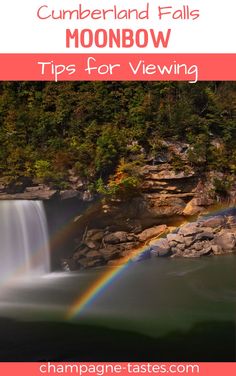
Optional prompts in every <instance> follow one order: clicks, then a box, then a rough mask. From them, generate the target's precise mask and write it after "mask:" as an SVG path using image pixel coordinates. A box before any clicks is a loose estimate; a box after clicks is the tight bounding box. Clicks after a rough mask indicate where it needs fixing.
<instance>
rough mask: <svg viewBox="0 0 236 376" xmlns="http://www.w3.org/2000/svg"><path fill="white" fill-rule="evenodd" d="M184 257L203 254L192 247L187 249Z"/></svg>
mask: <svg viewBox="0 0 236 376" xmlns="http://www.w3.org/2000/svg"><path fill="white" fill-rule="evenodd" d="M182 256H183V257H184V258H199V257H200V256H201V255H200V254H199V252H196V251H194V250H192V249H188V250H186V251H185V252H184V253H183V255H182Z"/></svg>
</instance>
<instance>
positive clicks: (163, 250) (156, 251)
mask: <svg viewBox="0 0 236 376" xmlns="http://www.w3.org/2000/svg"><path fill="white" fill-rule="evenodd" d="M151 254H152V255H154V256H160V257H164V256H170V255H171V254H172V252H171V249H170V246H169V243H168V240H167V239H160V240H159V241H158V242H157V243H156V244H152V246H151Z"/></svg>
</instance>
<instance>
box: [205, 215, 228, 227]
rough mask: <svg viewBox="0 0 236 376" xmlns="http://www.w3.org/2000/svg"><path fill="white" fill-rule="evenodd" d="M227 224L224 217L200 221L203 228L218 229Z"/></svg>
mask: <svg viewBox="0 0 236 376" xmlns="http://www.w3.org/2000/svg"><path fill="white" fill-rule="evenodd" d="M224 224H225V218H224V217H222V216H217V217H210V218H207V219H204V220H201V221H200V226H201V227H211V228H216V227H219V226H223V225H224Z"/></svg>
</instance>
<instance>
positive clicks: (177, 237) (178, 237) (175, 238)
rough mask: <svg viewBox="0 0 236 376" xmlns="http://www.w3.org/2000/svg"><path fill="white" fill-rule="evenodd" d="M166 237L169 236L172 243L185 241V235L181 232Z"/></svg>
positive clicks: (168, 238)
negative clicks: (180, 233)
mask: <svg viewBox="0 0 236 376" xmlns="http://www.w3.org/2000/svg"><path fill="white" fill-rule="evenodd" d="M166 238H167V240H168V242H170V243H172V242H175V243H183V242H184V237H183V236H182V235H179V234H168V235H167V237H166Z"/></svg>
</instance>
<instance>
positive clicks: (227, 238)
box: [214, 230, 236, 251]
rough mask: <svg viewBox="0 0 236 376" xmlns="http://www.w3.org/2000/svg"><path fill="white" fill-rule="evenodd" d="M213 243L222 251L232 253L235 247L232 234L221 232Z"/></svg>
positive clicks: (235, 239)
mask: <svg viewBox="0 0 236 376" xmlns="http://www.w3.org/2000/svg"><path fill="white" fill-rule="evenodd" d="M214 243H215V244H216V245H218V246H220V247H221V248H222V249H223V250H224V251H232V250H233V249H234V248H235V247H236V237H235V235H234V234H233V233H232V232H229V231H227V230H223V231H222V232H221V233H219V234H218V235H216V237H215V239H214Z"/></svg>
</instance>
